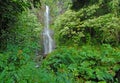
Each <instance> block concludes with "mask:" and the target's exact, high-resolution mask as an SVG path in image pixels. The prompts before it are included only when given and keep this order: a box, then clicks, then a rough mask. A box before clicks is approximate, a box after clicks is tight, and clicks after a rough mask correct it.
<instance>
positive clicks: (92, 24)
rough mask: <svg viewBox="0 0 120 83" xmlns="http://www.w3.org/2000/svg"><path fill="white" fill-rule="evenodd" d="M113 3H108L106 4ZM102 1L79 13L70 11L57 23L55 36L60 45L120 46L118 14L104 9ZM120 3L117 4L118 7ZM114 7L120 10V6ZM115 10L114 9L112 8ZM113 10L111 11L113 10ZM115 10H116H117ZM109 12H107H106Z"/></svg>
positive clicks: (82, 9) (59, 18)
mask: <svg viewBox="0 0 120 83" xmlns="http://www.w3.org/2000/svg"><path fill="white" fill-rule="evenodd" d="M110 3H113V2H112V1H111V2H107V3H106V4H110ZM101 4H102V5H103V6H105V3H104V4H103V2H102V1H100V2H99V3H96V4H93V5H88V6H85V7H83V8H81V9H80V10H79V11H74V10H68V11H66V12H65V13H64V14H63V15H61V16H60V17H58V19H57V20H56V21H55V32H56V34H55V36H56V40H57V41H58V43H61V44H62V43H64V44H65V43H67V44H68V43H70V44H71V42H73V43H76V44H78V45H80V44H83V43H89V44H90V43H97V44H100V43H107V44H111V45H118V44H119V42H120V38H119V35H120V27H119V24H120V23H119V17H118V14H119V13H118V12H117V10H116V12H117V13H116V12H115V11H114V12H112V11H111V12H110V8H108V7H109V6H107V8H106V9H103V6H101ZM117 4H118V3H117V2H116V5H117ZM116 5H114V7H116V8H118V6H116ZM112 8H113V7H112ZM112 8H111V10H113V9H112ZM116 8H115V9H116ZM104 11H107V12H104Z"/></svg>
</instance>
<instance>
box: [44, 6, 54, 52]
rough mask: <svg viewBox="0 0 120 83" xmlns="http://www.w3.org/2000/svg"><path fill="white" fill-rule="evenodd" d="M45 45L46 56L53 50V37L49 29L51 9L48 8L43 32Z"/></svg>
mask: <svg viewBox="0 0 120 83" xmlns="http://www.w3.org/2000/svg"><path fill="white" fill-rule="evenodd" d="M43 45H44V54H48V53H50V52H52V50H53V39H52V37H51V31H50V29H49V7H48V6H46V11H45V28H44V31H43Z"/></svg>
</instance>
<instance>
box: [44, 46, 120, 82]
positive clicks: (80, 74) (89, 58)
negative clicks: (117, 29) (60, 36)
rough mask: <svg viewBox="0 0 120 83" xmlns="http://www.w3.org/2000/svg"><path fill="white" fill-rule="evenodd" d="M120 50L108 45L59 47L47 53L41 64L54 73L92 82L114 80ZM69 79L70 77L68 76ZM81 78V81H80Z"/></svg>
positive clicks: (118, 66) (117, 68) (119, 66)
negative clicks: (97, 46) (78, 47)
mask: <svg viewBox="0 0 120 83" xmlns="http://www.w3.org/2000/svg"><path fill="white" fill-rule="evenodd" d="M119 58H120V50H119V49H116V48H112V47H111V46H110V45H102V46H100V47H99V48H96V47H94V46H83V47H81V48H80V49H77V48H74V47H60V48H59V49H57V50H55V52H53V53H52V54H50V55H48V56H47V58H46V59H45V60H44V62H43V64H42V66H43V67H46V68H47V69H48V70H49V71H54V72H55V73H58V72H60V73H67V74H68V78H69V75H70V74H71V75H73V76H72V79H76V81H79V80H81V82H80V83H84V82H86V81H91V82H92V83H93V82H102V81H103V82H107V83H108V82H113V81H114V82H115V80H114V76H115V72H116V71H118V70H119V68H120V65H119V64H118V63H119V62H120V60H119ZM69 79H71V78H69ZM82 80H83V82H82Z"/></svg>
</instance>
